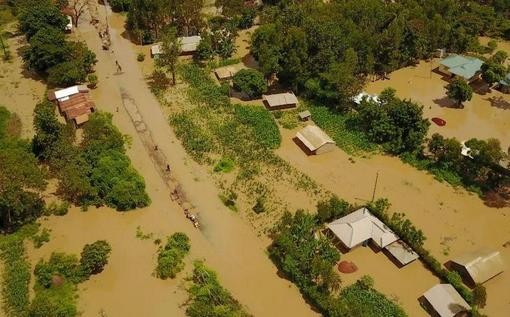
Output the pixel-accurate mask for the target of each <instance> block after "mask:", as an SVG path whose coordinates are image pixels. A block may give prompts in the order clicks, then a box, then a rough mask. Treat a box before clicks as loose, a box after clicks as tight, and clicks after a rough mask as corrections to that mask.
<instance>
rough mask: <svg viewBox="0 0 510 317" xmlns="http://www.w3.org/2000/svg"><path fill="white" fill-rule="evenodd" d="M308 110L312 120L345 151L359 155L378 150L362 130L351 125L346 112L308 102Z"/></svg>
mask: <svg viewBox="0 0 510 317" xmlns="http://www.w3.org/2000/svg"><path fill="white" fill-rule="evenodd" d="M309 110H310V113H311V114H312V118H313V121H314V122H315V123H316V124H317V125H318V126H319V127H320V128H321V129H323V130H324V131H325V132H326V133H327V134H329V135H330V136H331V138H333V140H334V141H335V142H336V145H337V146H338V147H339V148H341V149H342V150H344V151H345V152H346V153H348V154H350V155H359V154H363V153H366V152H377V151H378V150H379V146H378V145H377V144H375V143H373V142H371V141H370V140H369V139H368V137H367V136H366V134H365V133H364V132H363V131H360V130H358V129H356V128H355V127H353V126H352V123H351V121H352V120H351V117H350V116H349V115H348V114H344V113H339V112H333V111H331V110H330V109H329V108H327V107H325V106H319V105H313V104H309ZM350 120H351V121H350Z"/></svg>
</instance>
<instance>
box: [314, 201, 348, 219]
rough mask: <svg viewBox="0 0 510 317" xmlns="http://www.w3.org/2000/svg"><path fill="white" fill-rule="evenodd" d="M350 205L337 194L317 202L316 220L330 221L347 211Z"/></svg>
mask: <svg viewBox="0 0 510 317" xmlns="http://www.w3.org/2000/svg"><path fill="white" fill-rule="evenodd" d="M350 210H351V205H350V204H349V203H348V202H346V201H345V200H343V199H339V198H338V197H337V196H332V197H331V198H330V199H329V200H321V201H319V202H318V203H317V221H318V222H319V223H326V222H331V221H333V220H335V219H338V218H341V217H343V216H345V215H347V214H348V213H349V211H350Z"/></svg>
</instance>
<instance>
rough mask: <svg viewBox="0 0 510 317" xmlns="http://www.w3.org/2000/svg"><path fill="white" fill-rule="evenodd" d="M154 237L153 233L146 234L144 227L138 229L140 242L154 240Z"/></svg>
mask: <svg viewBox="0 0 510 317" xmlns="http://www.w3.org/2000/svg"><path fill="white" fill-rule="evenodd" d="M153 236H154V234H153V233H152V232H149V233H144V232H143V231H142V227H140V226H137V227H136V237H137V238H138V239H140V240H149V239H152V237H153Z"/></svg>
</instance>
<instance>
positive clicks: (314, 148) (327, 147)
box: [296, 125, 335, 154]
mask: <svg viewBox="0 0 510 317" xmlns="http://www.w3.org/2000/svg"><path fill="white" fill-rule="evenodd" d="M296 141H297V142H298V144H299V145H301V147H302V148H303V149H304V150H305V151H306V152H307V154H323V153H326V152H329V151H332V150H333V149H334V148H335V141H333V139H331V138H330V137H329V136H328V135H327V134H326V133H325V132H324V131H322V130H321V129H320V128H319V127H318V126H315V125H308V126H306V127H304V128H303V129H302V130H300V131H299V132H298V133H297V134H296Z"/></svg>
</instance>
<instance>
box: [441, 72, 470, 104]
mask: <svg viewBox="0 0 510 317" xmlns="http://www.w3.org/2000/svg"><path fill="white" fill-rule="evenodd" d="M446 95H447V96H448V97H449V98H451V99H453V100H455V101H456V102H457V105H458V106H460V105H462V103H463V102H464V101H469V100H471V98H472V97H473V88H471V86H470V85H469V84H468V83H467V81H465V80H464V79H462V78H455V79H453V80H452V82H451V83H449V84H448V85H447V86H446Z"/></svg>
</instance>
